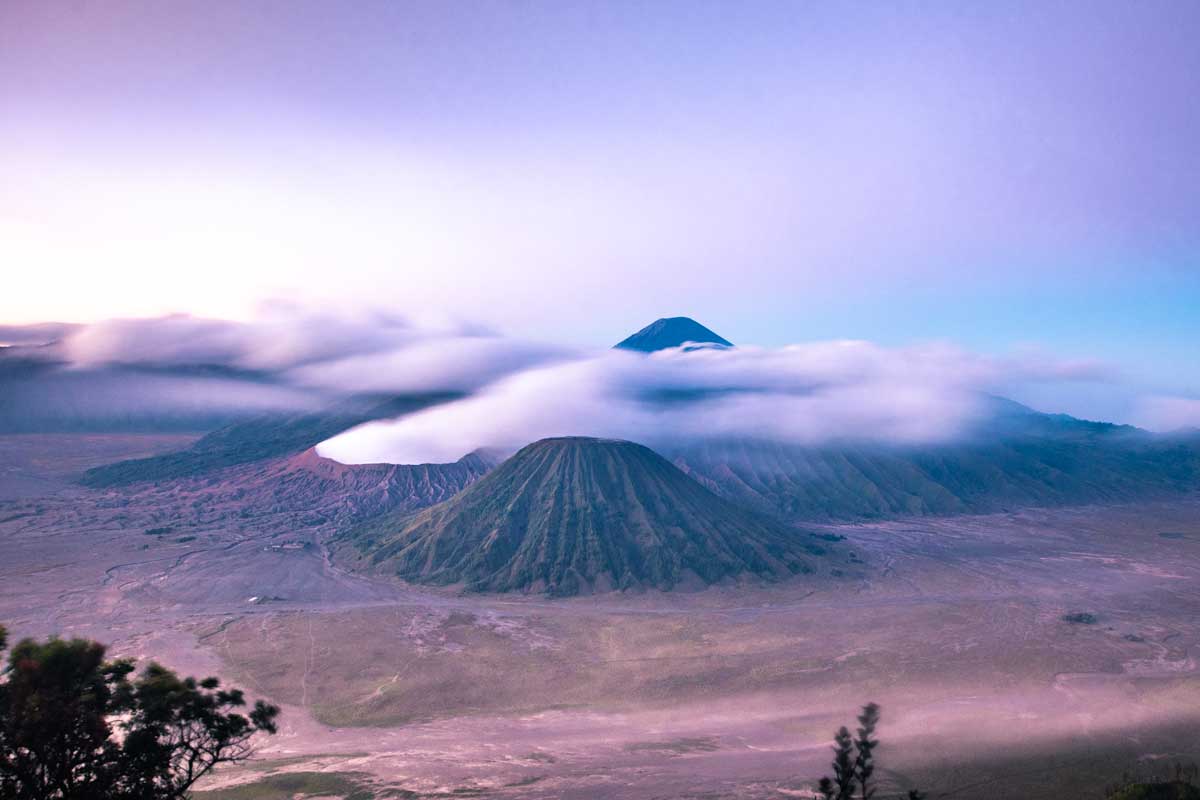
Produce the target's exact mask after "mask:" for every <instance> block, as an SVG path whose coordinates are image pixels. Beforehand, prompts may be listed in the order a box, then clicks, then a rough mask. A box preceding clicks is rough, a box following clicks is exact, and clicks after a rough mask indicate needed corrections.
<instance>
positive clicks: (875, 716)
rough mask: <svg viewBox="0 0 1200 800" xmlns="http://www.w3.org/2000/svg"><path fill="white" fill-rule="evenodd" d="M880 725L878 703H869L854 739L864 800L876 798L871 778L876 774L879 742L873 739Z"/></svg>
mask: <svg viewBox="0 0 1200 800" xmlns="http://www.w3.org/2000/svg"><path fill="white" fill-rule="evenodd" d="M878 725H879V706H878V705H877V704H876V703H867V704H866V705H865V706H863V709H862V713H861V714H859V715H858V731H857V733H858V735H857V736H856V737H855V739H854V749H855V750H856V751H857V755H856V756H855V759H854V774H855V777H856V778H858V785H859V786H860V787H861V788H862V800H871V798H872V797H874V796H875V787H874V786H872V785H871V776H872V775H873V774H874V773H875V748H876V747H878V746H879V740H877V739H875V738H873V737H874V736H875V728H876V727H877V726H878Z"/></svg>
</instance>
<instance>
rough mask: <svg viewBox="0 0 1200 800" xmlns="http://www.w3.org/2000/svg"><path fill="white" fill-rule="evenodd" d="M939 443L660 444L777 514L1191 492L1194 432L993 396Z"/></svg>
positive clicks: (788, 517)
mask: <svg viewBox="0 0 1200 800" xmlns="http://www.w3.org/2000/svg"><path fill="white" fill-rule="evenodd" d="M1000 402H1002V403H1004V405H999V404H998V406H997V408H998V413H997V414H996V415H995V416H993V417H992V418H991V419H990V420H989V421H988V422H987V423H986V424H985V425H984V426H982V427H981V429H980V430H978V431H976V432H975V433H974V435H972V436H971V437H969V438H968V439H966V440H965V441H961V442H956V443H948V444H942V445H937V446H932V445H930V446H922V447H885V446H881V445H866V444H863V445H856V444H840V445H836V446H824V447H804V446H800V445H792V444H786V443H781V442H763V441H723V442H706V443H694V444H690V445H685V446H681V447H678V448H675V449H672V450H670V451H668V455H669V456H670V457H671V458H672V459H673V460H674V462H675V463H676V464H677V465H678V466H680V467H681V468H682V469H683V470H684V471H685V472H687V473H688V474H689V475H691V476H692V477H693V478H695V479H696V480H698V481H699V482H701V483H703V484H704V485H705V486H708V487H709V488H710V489H712V490H713V491H714V492H716V493H717V494H720V495H721V496H722V497H726V498H728V499H730V500H733V501H735V502H737V503H740V504H742V505H745V506H747V507H749V508H754V509H757V510H759V511H761V512H764V513H768V514H771V515H772V516H775V517H778V518H780V519H783V520H785V521H793V522H794V521H804V520H814V521H815V520H845V519H863V518H867V519H870V518H883V517H892V516H899V515H926V514H933V515H937V514H961V513H986V512H994V511H1004V510H1010V509H1016V508H1021V507H1028V506H1061V505H1080V504H1086V503H1099V502H1119V501H1126V500H1134V499H1139V498H1146V497H1154V496H1161V495H1164V494H1167V493H1171V492H1189V491H1200V437H1196V436H1192V437H1163V436H1155V435H1152V434H1149V433H1147V432H1145V431H1141V430H1139V429H1137V428H1131V427H1129V426H1123V425H1111V424H1108V423H1101V422H1088V421H1085V420H1079V419H1075V418H1073V417H1069V416H1066V415H1061V414H1039V413H1037V412H1034V411H1032V410H1030V409H1027V408H1024V407H1023V406H1019V405H1017V404H1015V403H1009V402H1007V401H1000Z"/></svg>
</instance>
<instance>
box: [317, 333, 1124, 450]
mask: <svg viewBox="0 0 1200 800" xmlns="http://www.w3.org/2000/svg"><path fill="white" fill-rule="evenodd" d="M1104 374H1105V371H1104V369H1103V368H1102V367H1101V366H1099V365H1096V364H1089V363H1064V362H1057V361H1054V360H1053V359H1050V358H1047V357H1044V356H1038V355H1029V356H1025V357H1020V358H1011V359H994V358H986V357H982V356H978V355H973V354H970V353H967V352H965V351H962V350H960V349H957V348H953V347H949V346H944V345H939V346H928V347H917V348H884V347H880V346H878V345H874V344H871V343H869V342H861V341H834V342H818V343H811V344H803V345H793V346H789V347H783V348H775V349H767V348H757V347H738V348H733V349H699V350H688V351H685V350H667V351H662V352H659V353H656V354H653V355H650V356H643V355H640V354H634V353H627V352H622V351H605V352H601V353H595V354H591V355H587V356H583V357H580V358H577V359H573V360H570V361H565V362H561V363H554V364H549V365H540V366H537V367H534V368H531V369H528V370H523V371H521V372H518V373H515V374H513V375H510V376H508V377H506V378H504V379H502V380H499V381H497V382H496V383H494V384H492V385H490V386H489V387H487V388H485V389H484V390H482V391H480V392H479V393H477V394H475V395H473V396H471V397H468V398H466V399H463V400H461V401H458V402H454V403H448V404H445V405H442V406H438V407H435V408H431V409H428V410H426V411H423V412H420V413H417V414H413V415H410V416H407V417H403V418H401V419H398V420H393V421H381V422H375V423H369V424H367V425H363V426H361V427H359V428H356V429H354V430H351V431H348V432H346V433H344V434H341V435H340V436H337V437H335V438H333V439H331V440H329V441H327V442H325V443H324V444H322V445H321V446H320V448H319V451H320V452H321V454H322V455H325V456H328V457H330V458H334V459H336V460H338V461H343V462H349V463H364V462H376V461H391V462H398V463H421V462H444V461H453V460H455V459H457V458H459V457H461V456H463V455H464V454H466V453H468V452H470V451H472V450H474V449H477V448H498V449H503V450H511V449H514V448H516V447H520V446H521V445H524V444H526V443H528V442H531V441H535V440H537V439H541V438H544V437H548V436H568V435H586V436H602V437H614V438H624V439H632V440H635V441H640V442H644V443H647V444H651V445H661V444H669V443H674V442H679V441H692V440H701V439H705V438H724V437H750V438H768V439H775V440H782V441H789V442H796V443H803V444H818V443H821V442H828V441H832V440H858V441H877V442H889V443H927V442H938V441H945V440H947V439H951V438H954V437H957V436H960V435H961V434H963V433H964V431H966V430H967V429H968V428H969V426H970V425H971V423H972V422H974V421H975V420H977V419H978V418H979V416H980V415H981V414H982V413H984V410H985V409H984V408H983V405H984V397H985V395H984V393H985V392H989V391H998V390H1001V389H1002V388H1003V387H1004V386H1006V385H1011V384H1013V383H1017V382H1027V381H1062V380H1082V379H1087V380H1095V379H1096V378H1097V377H1098V376H1102V375H1104Z"/></svg>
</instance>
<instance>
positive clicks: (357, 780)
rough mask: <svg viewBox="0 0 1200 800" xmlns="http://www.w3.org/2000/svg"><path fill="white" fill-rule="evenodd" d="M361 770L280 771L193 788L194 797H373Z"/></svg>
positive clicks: (358, 799) (219, 799) (261, 799)
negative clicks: (218, 786)
mask: <svg viewBox="0 0 1200 800" xmlns="http://www.w3.org/2000/svg"><path fill="white" fill-rule="evenodd" d="M365 780H366V775H365V774H364V773H361V772H280V773H278V774H275V775H268V776H267V777H265V778H261V779H260V780H257V781H254V782H253V783H243V784H241V785H239V786H231V787H229V788H227V789H215V790H213V791H210V792H195V793H194V794H193V797H194V798H196V800H293V798H304V797H338V798H341V799H342V800H373V799H374V797H375V792H373V791H372V790H371V789H369V788H368V787H367V785H366V783H365Z"/></svg>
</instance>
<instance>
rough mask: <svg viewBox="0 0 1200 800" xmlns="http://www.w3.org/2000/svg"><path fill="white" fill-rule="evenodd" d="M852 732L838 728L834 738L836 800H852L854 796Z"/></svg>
mask: <svg viewBox="0 0 1200 800" xmlns="http://www.w3.org/2000/svg"><path fill="white" fill-rule="evenodd" d="M852 748H853V744H852V741H851V739H850V731H848V730H847V729H846V727H845V726H842V727H841V728H838V732H837V733H836V734H834V737H833V782H834V785H835V786H836V787H837V793H836V794H835V795H834V797H835V799H836V800H850V798H852V797H853V796H854V751H853V749H852Z"/></svg>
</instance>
